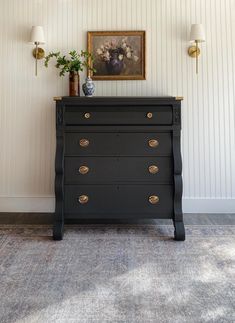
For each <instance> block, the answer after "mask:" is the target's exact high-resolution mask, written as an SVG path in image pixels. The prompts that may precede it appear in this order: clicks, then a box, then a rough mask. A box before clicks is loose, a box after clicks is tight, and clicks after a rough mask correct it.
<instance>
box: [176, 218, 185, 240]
mask: <svg viewBox="0 0 235 323" xmlns="http://www.w3.org/2000/svg"><path fill="white" fill-rule="evenodd" d="M173 222H174V227H175V231H174V238H175V240H176V241H184V240H185V229H184V223H183V221H180V222H179V221H173Z"/></svg>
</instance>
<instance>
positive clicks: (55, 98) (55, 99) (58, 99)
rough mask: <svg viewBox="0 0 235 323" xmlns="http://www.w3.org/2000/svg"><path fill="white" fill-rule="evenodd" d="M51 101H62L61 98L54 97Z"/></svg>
mask: <svg viewBox="0 0 235 323" xmlns="http://www.w3.org/2000/svg"><path fill="white" fill-rule="evenodd" d="M53 100H54V101H60V100H62V96H54V97H53Z"/></svg>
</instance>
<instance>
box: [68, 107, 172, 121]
mask: <svg viewBox="0 0 235 323" xmlns="http://www.w3.org/2000/svg"><path fill="white" fill-rule="evenodd" d="M132 110H133V111H132ZM64 120H65V124H66V125H95V124H97V125H107V124H108V125H112V124H113V125H131V124H136V125H153V124H155V125H171V124H172V106H170V105H169V106H168V105H167V106H150V107H143V106H138V107H121V109H120V107H119V109H118V111H117V110H115V109H111V108H110V109H108V107H105V108H102V107H93V106H92V107H89V106H88V107H81V106H78V107H76V106H66V109H65V115H64Z"/></svg>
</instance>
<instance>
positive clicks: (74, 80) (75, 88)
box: [69, 72, 80, 96]
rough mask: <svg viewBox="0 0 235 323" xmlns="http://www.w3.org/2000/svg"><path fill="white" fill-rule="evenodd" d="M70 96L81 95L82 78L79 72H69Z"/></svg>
mask: <svg viewBox="0 0 235 323" xmlns="http://www.w3.org/2000/svg"><path fill="white" fill-rule="evenodd" d="M69 96H80V78H79V74H78V72H70V73H69Z"/></svg>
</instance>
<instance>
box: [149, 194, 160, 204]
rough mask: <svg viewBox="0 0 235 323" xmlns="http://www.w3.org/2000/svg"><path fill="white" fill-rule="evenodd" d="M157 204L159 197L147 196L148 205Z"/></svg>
mask: <svg viewBox="0 0 235 323" xmlns="http://www.w3.org/2000/svg"><path fill="white" fill-rule="evenodd" d="M158 202H159V197H158V196H157V195H151V196H149V203H151V204H157V203H158Z"/></svg>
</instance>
